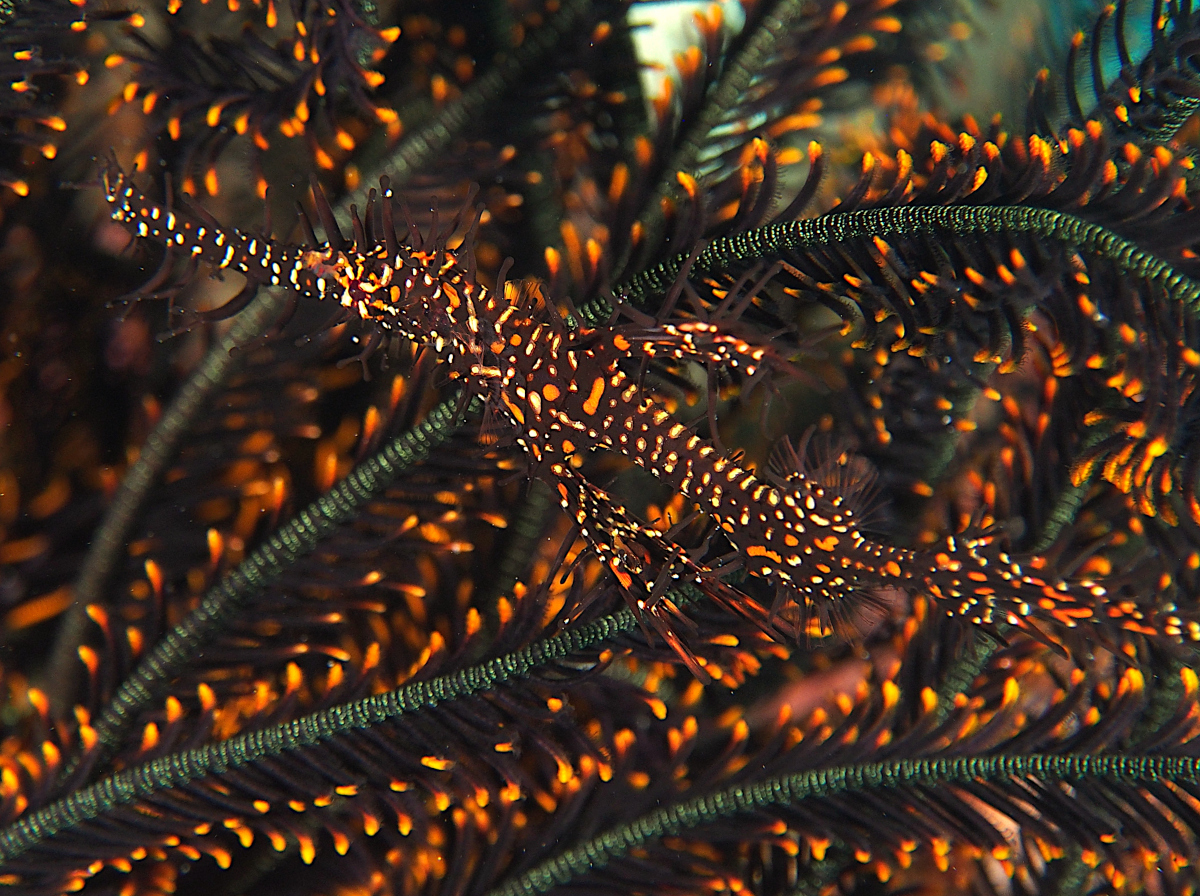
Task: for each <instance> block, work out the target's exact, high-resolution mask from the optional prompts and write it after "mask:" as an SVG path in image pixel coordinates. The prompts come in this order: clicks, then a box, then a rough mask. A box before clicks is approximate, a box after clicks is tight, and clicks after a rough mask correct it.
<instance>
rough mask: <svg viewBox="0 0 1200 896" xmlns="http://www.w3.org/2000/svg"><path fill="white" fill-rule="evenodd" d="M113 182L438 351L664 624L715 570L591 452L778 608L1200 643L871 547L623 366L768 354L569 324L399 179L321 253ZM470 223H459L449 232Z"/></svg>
mask: <svg viewBox="0 0 1200 896" xmlns="http://www.w3.org/2000/svg"><path fill="white" fill-rule="evenodd" d="M104 183H105V188H106V191H107V197H108V201H109V203H110V204H111V206H112V216H113V218H114V219H115V220H117V221H120V222H122V223H123V224H124V225H125V226H126V227H128V228H129V229H130V230H131V231H133V232H134V233H135V234H136V235H137V236H140V237H148V238H153V239H157V240H159V241H162V242H165V243H167V244H168V245H169V246H173V247H174V248H175V250H176V252H177V253H178V252H182V253H184V254H185V255H191V256H194V257H197V258H199V259H200V260H203V261H205V262H207V263H209V264H212V265H215V266H216V267H218V268H233V269H235V270H238V271H240V272H242V273H244V274H246V275H247V277H248V278H250V279H251V281H252V282H254V283H262V284H271V285H284V286H290V287H291V288H292V289H294V290H295V291H296V292H297V293H298V294H299V295H300V296H301V297H311V298H315V299H318V300H319V299H330V298H332V299H333V300H334V301H335V302H338V303H339V304H340V305H341V306H342V307H343V308H344V309H345V310H346V313H347V314H348V315H355V316H358V317H360V318H361V319H362V320H364V321H367V322H369V323H370V324H373V325H374V326H375V327H376V328H377V329H378V331H379V332H380V333H381V334H398V335H403V336H406V337H409V338H411V339H413V340H416V341H418V342H420V343H422V344H424V345H427V346H429V347H430V348H432V350H433V351H434V352H435V353H436V354H437V355H438V356H439V357H440V358H441V360H442V361H443V362H444V364H445V367H446V368H447V369H448V371H449V373H450V375H451V376H452V377H453V378H455V379H457V380H459V381H460V382H462V383H463V384H464V385H465V386H466V388H467V390H468V392H470V393H472V394H475V395H479V396H482V397H485V398H486V399H487V401H488V403H489V407H490V410H491V412H492V414H493V415H494V416H495V417H496V418H497V419H498V420H499V421H500V422H501V424H502V425H503V426H504V427H506V428H507V429H508V430H509V431H510V432H511V433H512V436H513V441H515V442H516V443H517V444H518V445H519V446H520V447H521V448H522V449H523V450H524V451H525V452H526V454H527V455H528V457H529V458H530V461H531V471H532V472H531V475H533V476H536V477H539V478H543V479H545V480H547V481H549V482H550V484H551V485H552V487H554V488H555V489H556V491H557V494H558V497H559V499H560V501H561V504H562V506H563V507H564V509H566V510H567V512H568V513H569V514H571V515H572V517H573V518H574V519H575V521H576V523H577V524H578V526H579V529H580V531H581V533H582V535H583V536H584V537H585V539H586V540H587V541H588V543H589V544H590V545H591V547H592V548H593V550H594V551H595V553H596V554H597V555H598V556H599V557H600V559H601V560H602V561H603V562H604V563H605V564H606V565H607V566H608V567H609V568H610V569H611V570H612V572H613V574H614V575H615V576H616V578H617V580H618V581H619V582H620V583H621V585H622V587H623V588H624V589H625V591H626V594H627V596H628V597H629V599H630V600H631V602H634V603H636V604H637V606H638V607H639V608H640V609H642V610H643V611H650V612H651V615H653V611H655V609H656V607H657V606H658V600H659V597H660V596H661V594H662V593H663V592H664V590H665V587H666V586H667V585H669V584H671V583H672V582H674V581H677V580H679V579H682V578H687V579H691V580H693V581H697V582H700V583H701V584H705V583H709V584H711V583H712V582H713V581H714V580H715V577H716V571H714V570H712V569H710V568H708V567H705V566H703V565H701V564H700V563H698V562H696V561H694V560H693V559H691V558H690V557H689V556H688V555H687V553H686V552H685V551H684V550H683V549H681V548H679V547H678V546H676V545H674V544H673V543H671V541H670V539H669V538H666V537H665V536H664V535H663V534H662V533H660V532H658V531H656V530H654V529H652V528H650V527H648V526H645V525H643V524H641V523H639V522H637V521H636V520H634V519H632V518H631V517H630V516H629V515H628V514H627V513H626V511H625V510H624V508H622V507H620V506H619V505H618V504H616V503H615V502H614V501H613V500H612V499H611V498H610V497H609V496H608V495H607V494H605V493H604V492H603V491H602V490H601V489H599V488H598V487H596V486H595V485H594V484H592V483H590V482H589V481H587V480H586V478H584V477H583V476H582V475H580V474H579V473H578V472H577V471H576V470H574V469H573V468H572V466H571V464H570V460H571V458H572V457H573V456H574V455H576V454H578V453H580V452H585V451H589V450H592V449H597V448H600V449H605V450H609V451H615V452H617V453H619V454H621V455H623V456H625V457H626V458H628V459H629V460H631V461H632V462H633V463H635V464H637V465H639V466H641V467H643V468H644V469H646V470H647V471H649V472H650V473H652V474H653V475H655V476H656V477H657V478H659V479H660V480H662V481H663V482H664V483H666V484H668V485H670V486H671V487H672V488H674V489H676V490H678V491H679V492H681V493H682V494H683V495H685V496H686V497H687V498H689V499H690V500H691V501H692V502H694V503H695V504H696V505H698V506H699V508H700V509H701V510H702V511H703V512H704V513H705V514H707V515H709V516H710V517H711V518H713V520H715V522H716V523H717V524H718V525H719V526H720V528H721V529H722V530H723V531H724V534H725V537H726V538H727V539H728V541H729V542H730V543H731V544H732V546H733V547H734V549H735V551H736V554H737V557H738V560H739V562H740V564H741V566H742V567H744V568H745V570H746V571H748V572H749V573H751V574H753V575H756V576H759V577H761V578H763V579H766V580H767V581H768V582H770V583H772V584H773V585H774V586H775V588H776V591H777V593H778V595H779V598H780V599H781V601H784V602H788V603H794V604H796V605H798V606H800V607H802V608H812V609H815V610H816V611H817V612H819V613H821V614H822V616H828V615H831V614H832V615H841V614H842V613H843V612H844V609H845V608H846V607H847V606H848V605H849V602H850V601H853V600H854V599H855V597H856V595H862V594H864V593H868V592H870V591H871V590H873V589H885V588H900V589H903V590H905V591H909V592H921V593H926V594H929V595H931V596H933V597H934V598H936V599H937V600H938V601H939V602H940V603H941V604H942V606H943V607H944V608H945V610H946V611H947V612H948V613H949V614H950V615H954V616H961V617H963V618H965V619H966V620H968V621H970V622H973V623H977V624H980V625H985V626H992V625H998V624H1003V623H1008V624H1011V625H1018V626H1022V627H1031V628H1032V629H1033V630H1034V631H1035V632H1037V631H1038V629H1037V626H1036V624H1031V623H1033V622H1034V621H1036V620H1046V621H1053V622H1056V623H1058V624H1061V625H1064V626H1066V627H1069V628H1073V627H1076V626H1078V625H1080V624H1081V623H1087V622H1095V623H1098V624H1101V625H1116V626H1118V627H1122V628H1126V629H1131V630H1134V631H1143V632H1149V631H1151V630H1155V631H1161V632H1163V633H1165V634H1168V635H1171V636H1175V637H1180V638H1184V639H1187V640H1200V624H1198V623H1196V622H1195V621H1188V620H1184V619H1182V618H1180V617H1177V616H1174V615H1169V616H1165V617H1163V618H1155V619H1153V620H1152V619H1148V618H1146V617H1144V616H1143V615H1142V611H1141V610H1140V609H1139V608H1138V607H1136V606H1134V605H1132V604H1130V603H1125V602H1119V601H1117V602H1113V601H1106V600H1105V596H1106V592H1105V588H1104V587H1103V586H1102V585H1100V584H1097V583H1094V582H1086V581H1082V582H1074V583H1071V584H1066V583H1062V582H1057V581H1055V580H1053V579H1049V578H1043V577H1042V576H1041V575H1039V574H1038V571H1039V570H1040V569H1041V567H1042V566H1043V565H1044V564H1043V563H1042V561H1041V559H1040V558H1037V557H1033V558H1028V559H1027V560H1026V562H1024V563H1018V562H1017V561H1016V559H1015V558H1013V557H1011V556H1009V555H1008V554H1006V553H1005V552H1003V551H1001V550H999V549H997V548H995V547H993V546H992V545H991V544H990V542H989V540H988V539H986V538H967V537H960V538H953V537H952V538H949V539H947V540H946V541H945V542H944V543H943V544H942V545H941V546H940V547H938V548H934V549H929V550H919V551H918V550H910V549H905V548H899V547H895V546H892V545H888V544H884V543H881V542H878V541H874V540H871V539H869V538H868V537H867V536H866V535H864V533H863V531H862V530H861V528H860V525H859V520H858V518H857V516H856V513H855V508H854V506H853V504H854V501H853V500H852V499H848V498H847V496H846V495H843V494H840V493H839V491H838V489H837V488H836V487H833V486H828V485H822V484H820V483H819V482H817V481H814V479H812V478H811V477H809V476H807V475H806V474H805V472H804V471H803V470H802V469H801V468H800V465H799V464H797V463H795V462H794V460H793V462H792V463H790V464H782V465H780V464H776V465H775V466H776V469H774V470H772V471H771V473H770V475H768V476H767V477H765V478H764V477H763V476H761V475H759V474H758V473H757V472H756V471H755V470H754V469H752V468H749V467H746V466H743V465H741V464H739V463H738V462H737V461H736V460H735V459H734V458H733V457H731V456H730V455H729V454H728V453H726V452H725V451H723V450H722V449H720V448H719V447H718V446H717V445H716V444H715V443H713V442H712V441H709V440H707V439H704V438H702V437H700V436H698V435H696V434H694V433H693V432H692V431H691V430H690V429H689V428H688V427H686V426H685V425H683V424H682V423H681V422H679V421H678V420H677V419H675V418H674V417H673V416H672V415H671V414H670V413H669V412H668V411H667V410H665V409H664V408H663V407H662V406H661V405H660V404H658V403H657V402H656V401H655V400H654V399H653V398H651V397H648V396H647V395H646V394H645V392H644V391H643V390H642V389H641V388H639V385H638V383H637V380H636V377H632V376H630V375H628V374H627V373H626V372H625V371H624V370H623V369H622V368H623V365H624V366H628V362H629V361H630V360H631V359H634V360H636V359H638V358H640V357H641V356H642V355H649V356H653V355H655V354H656V353H670V354H672V355H673V356H675V357H681V358H689V359H694V360H699V361H703V362H708V363H712V364H718V365H731V366H732V365H736V366H738V367H739V368H740V369H741V370H742V371H743V373H745V374H746V375H747V376H754V374H755V373H756V372H757V371H758V370H759V369H760V368H761V367H762V366H763V365H770V364H773V363H778V359H777V358H775V356H774V355H773V353H772V349H771V346H770V345H769V344H765V343H764V344H755V343H754V342H753V341H748V340H747V339H745V338H742V337H741V336H738V335H734V334H733V333H732V331H731V330H728V329H727V328H725V327H724V326H723V325H721V324H717V323H710V322H687V323H680V322H675V323H653V324H646V323H639V322H636V321H635V322H626V323H618V324H616V325H613V326H608V327H600V328H580V329H575V330H568V329H567V327H566V326H565V324H564V322H563V320H562V318H561V317H560V316H559V314H558V313H557V312H556V311H555V310H554V309H553V308H552V307H550V306H549V305H548V303H547V302H546V300H545V298H544V297H543V294H542V290H541V286H540V284H539V283H538V282H537V281H535V280H527V281H523V282H520V283H511V282H510V283H501V284H500V285H498V286H497V288H495V289H488V288H486V287H485V286H483V285H482V284H481V283H480V282H479V280H478V278H477V277H476V275H475V270H474V263H473V258H472V257H471V242H470V235H469V234H468V237H467V239H466V241H465V242H464V243H463V244H462V245H461V246H459V247H458V248H457V249H451V248H449V247H448V246H447V239H448V237H449V235H450V233H445V234H440V235H439V234H438V233H436V232H435V233H433V234H431V235H430V236H428V237H424V238H422V237H421V236H419V235H418V234H417V233H416V228H412V227H410V228H409V234H408V240H407V241H405V240H401V239H399V238H398V237H397V234H396V230H395V225H394V222H393V220H392V212H391V194H390V191H389V190H388V188H387V185H386V183H385V184H383V195H382V203H381V205H382V208H381V209H380V210H379V212H380V213H379V214H378V221H379V223H376V224H374V225H372V220H373V219H375V218H376V215H375V214H374V213H373V211H372V210H371V207H369V210H368V213H367V215H366V220H365V223H364V222H362V221H356V225H355V240H354V241H347V240H345V239H344V238H343V237H342V236H341V235H340V234H339V233H338V232H337V228H336V226H335V225H333V223H332V215H331V214H330V213H329V211H328V206H327V205H325V203H324V200H323V197H321V196H320V195H319V194H318V196H317V208H318V212H319V214H320V216H321V219H322V223H323V224H324V225H325V228H326V230H327V231H328V232H329V234H330V241H329V242H327V243H324V244H320V245H318V244H316V237H315V235H314V236H312V240H313V243H314V245H312V246H310V247H304V246H293V245H284V244H281V243H278V242H276V241H273V240H269V239H263V238H256V237H251V236H248V235H246V234H242V233H240V232H237V231H227V230H223V229H220V228H215V227H214V226H213V225H212V224H211V222H209V223H206V222H202V221H201V220H200V219H198V218H197V217H195V216H193V215H190V214H184V213H179V212H173V211H169V210H167V209H164V208H162V207H160V206H158V205H156V204H155V203H153V202H151V201H149V200H148V199H147V198H146V197H145V196H143V195H142V194H141V193H140V192H139V191H138V190H137V189H136V188H135V187H134V186H133V185H132V183H131V182H130V180H129V178H128V177H127V176H126V175H124V174H123V173H122V172H121V171H120V170H119V169H118V168H117V167H116V166H115V164H111V165H110V166H109V167H108V169H107V170H106V171H105V173H104ZM372 206H373V203H372ZM461 224H462V221H461V219H459V220H456V221H455V226H454V227H452V228H451V231H450V232H453V230H454V229H455V228H459V227H461ZM308 229H309V231H310V234H311V227H309V228H308ZM373 231H381V232H378V233H376V232H373ZM789 467H790V468H789ZM725 568H728V567H725ZM715 587H718V588H719V587H721V586H719V585H718V586H715ZM656 627H657V628H658V629H659V630H660V631H663V630H664V627H663V626H662V625H658V626H656Z"/></svg>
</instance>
